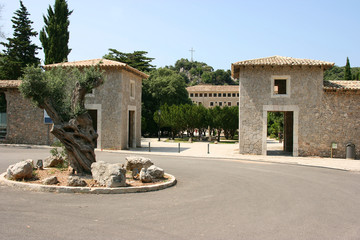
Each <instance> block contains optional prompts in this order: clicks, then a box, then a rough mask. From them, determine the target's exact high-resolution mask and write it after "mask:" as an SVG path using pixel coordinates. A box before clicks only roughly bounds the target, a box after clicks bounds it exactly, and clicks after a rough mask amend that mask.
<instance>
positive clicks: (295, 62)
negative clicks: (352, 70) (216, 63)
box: [231, 56, 334, 78]
mask: <svg viewBox="0 0 360 240" xmlns="http://www.w3.org/2000/svg"><path fill="white" fill-rule="evenodd" d="M240 66H322V67H324V68H325V69H327V68H331V67H332V66H334V63H333V62H325V61H320V60H311V59H302V58H292V57H282V56H272V57H266V58H257V59H252V60H245V61H240V62H236V63H233V64H231V73H232V76H233V77H234V78H239V72H240V69H239V68H237V67H240Z"/></svg>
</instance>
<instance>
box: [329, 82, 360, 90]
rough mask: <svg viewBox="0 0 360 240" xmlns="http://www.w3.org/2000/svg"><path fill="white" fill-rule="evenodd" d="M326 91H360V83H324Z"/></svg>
mask: <svg viewBox="0 0 360 240" xmlns="http://www.w3.org/2000/svg"><path fill="white" fill-rule="evenodd" d="M324 89H326V90H360V81H355V80H354V81H345V80H330V81H324Z"/></svg>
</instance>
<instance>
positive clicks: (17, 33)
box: [0, 0, 40, 79]
mask: <svg viewBox="0 0 360 240" xmlns="http://www.w3.org/2000/svg"><path fill="white" fill-rule="evenodd" d="M14 15H15V16H14V17H13V18H12V20H11V21H12V23H13V26H12V27H13V29H14V33H13V37H12V38H7V40H8V43H4V42H1V44H2V45H3V46H4V47H5V50H4V51H3V55H2V57H1V61H0V75H1V76H0V78H1V79H18V78H19V77H20V76H21V75H22V74H23V71H24V68H25V67H26V66H27V65H38V64H40V59H39V58H37V57H36V54H37V50H38V49H40V48H39V47H38V46H36V45H35V44H32V43H31V40H30V38H31V37H36V36H37V32H36V31H34V29H33V28H32V27H31V24H33V22H32V21H31V20H30V19H29V15H30V14H29V12H28V11H27V9H26V7H25V6H24V4H23V3H22V1H21V0H20V8H19V9H18V10H17V11H15V13H14Z"/></svg>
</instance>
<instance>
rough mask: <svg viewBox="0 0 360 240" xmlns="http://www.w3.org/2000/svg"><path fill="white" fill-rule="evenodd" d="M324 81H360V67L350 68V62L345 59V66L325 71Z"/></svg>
mask: <svg viewBox="0 0 360 240" xmlns="http://www.w3.org/2000/svg"><path fill="white" fill-rule="evenodd" d="M345 73H346V76H345ZM350 76H351V77H350ZM324 80H360V67H350V60H349V58H347V59H346V66H344V67H339V66H333V67H332V68H330V69H328V70H326V71H325V72H324Z"/></svg>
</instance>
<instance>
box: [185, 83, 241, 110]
mask: <svg viewBox="0 0 360 240" xmlns="http://www.w3.org/2000/svg"><path fill="white" fill-rule="evenodd" d="M186 90H187V91H188V93H189V98H190V99H191V101H192V102H193V103H194V104H197V105H203V106H204V107H206V108H209V107H215V106H220V107H223V106H239V86H238V85H208V84H201V85H196V86H192V87H187V88H186Z"/></svg>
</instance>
